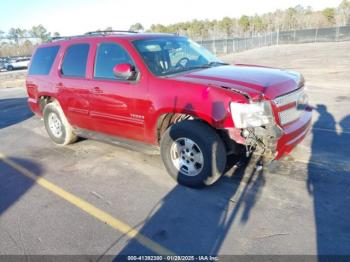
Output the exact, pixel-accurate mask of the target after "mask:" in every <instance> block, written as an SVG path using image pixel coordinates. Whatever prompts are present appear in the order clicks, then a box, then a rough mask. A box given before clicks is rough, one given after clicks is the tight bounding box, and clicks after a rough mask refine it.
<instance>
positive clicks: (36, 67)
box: [28, 45, 60, 75]
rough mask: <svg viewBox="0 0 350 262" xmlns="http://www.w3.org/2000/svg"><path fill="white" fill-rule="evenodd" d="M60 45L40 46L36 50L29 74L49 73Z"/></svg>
mask: <svg viewBox="0 0 350 262" xmlns="http://www.w3.org/2000/svg"><path fill="white" fill-rule="evenodd" d="M59 48H60V47H59V46H58V45H56V46H50V47H40V48H38V49H37V50H36V52H35V54H34V56H33V58H32V64H31V66H30V68H29V72H28V74H29V75H48V74H49V73H50V70H51V67H52V64H53V62H54V61H55V58H56V56H57V53H58V50H59Z"/></svg>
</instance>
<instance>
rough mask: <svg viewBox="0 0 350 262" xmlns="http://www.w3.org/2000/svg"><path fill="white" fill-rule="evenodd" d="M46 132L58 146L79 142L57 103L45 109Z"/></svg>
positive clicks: (48, 105) (52, 103)
mask: <svg viewBox="0 0 350 262" xmlns="http://www.w3.org/2000/svg"><path fill="white" fill-rule="evenodd" d="M43 117H44V123H45V128H46V132H47V133H48V135H49V137H50V138H51V140H52V141H53V142H54V143H55V144H56V145H61V146H65V145H69V144H72V143H74V142H75V141H76V140H77V138H78V137H77V135H76V134H75V133H74V132H73V128H72V126H71V125H70V124H69V123H68V121H67V118H66V116H65V115H64V113H63V110H62V108H61V106H60V105H59V103H58V102H57V101H54V102H51V103H49V104H47V105H46V106H45V107H44V112H43Z"/></svg>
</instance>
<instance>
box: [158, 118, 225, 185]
mask: <svg viewBox="0 0 350 262" xmlns="http://www.w3.org/2000/svg"><path fill="white" fill-rule="evenodd" d="M160 148H161V156H162V159H163V163H164V165H165V167H166V169H167V171H168V173H169V174H170V176H172V177H173V178H174V179H175V180H176V181H177V182H178V183H180V184H182V185H185V186H189V187H200V186H205V185H206V186H208V185H211V184H213V183H215V182H216V181H217V180H218V179H219V178H220V176H221V175H222V174H223V173H224V170H225V165H226V149H225V145H224V143H223V142H222V140H221V138H220V137H219V135H218V134H217V133H216V132H215V130H214V129H212V128H211V127H210V126H209V125H207V124H206V123H204V122H203V121H200V120H186V121H182V122H179V123H177V124H174V125H172V126H171V127H170V128H168V129H167V130H166V131H165V133H164V135H163V137H162V140H161V145H160Z"/></svg>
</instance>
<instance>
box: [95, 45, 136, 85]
mask: <svg viewBox="0 0 350 262" xmlns="http://www.w3.org/2000/svg"><path fill="white" fill-rule="evenodd" d="M123 63H128V64H131V65H134V62H133V61H132V59H131V57H130V56H129V54H128V52H127V51H125V49H124V48H123V47H121V46H120V45H118V44H115V43H102V44H100V45H99V47H98V50H97V53H96V60H95V73H94V77H95V78H107V79H117V78H116V77H115V75H114V73H113V67H114V66H116V65H118V64H123Z"/></svg>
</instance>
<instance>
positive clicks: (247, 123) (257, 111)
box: [230, 101, 274, 128]
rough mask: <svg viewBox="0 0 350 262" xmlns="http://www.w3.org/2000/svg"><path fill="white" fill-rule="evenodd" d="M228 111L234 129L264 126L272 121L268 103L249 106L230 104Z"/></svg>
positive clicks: (256, 103)
mask: <svg viewBox="0 0 350 262" xmlns="http://www.w3.org/2000/svg"><path fill="white" fill-rule="evenodd" d="M230 109H231V114H232V119H233V121H234V124H235V127H236V128H247V127H257V126H264V125H267V124H270V123H273V121H274V119H273V114H272V109H271V104H270V102H268V101H263V102H254V103H250V104H241V103H235V102H231V104H230Z"/></svg>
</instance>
